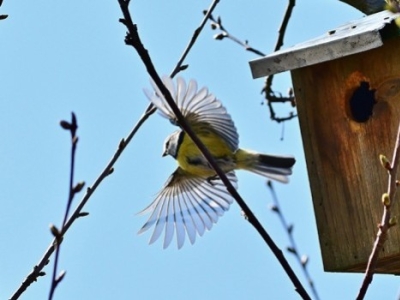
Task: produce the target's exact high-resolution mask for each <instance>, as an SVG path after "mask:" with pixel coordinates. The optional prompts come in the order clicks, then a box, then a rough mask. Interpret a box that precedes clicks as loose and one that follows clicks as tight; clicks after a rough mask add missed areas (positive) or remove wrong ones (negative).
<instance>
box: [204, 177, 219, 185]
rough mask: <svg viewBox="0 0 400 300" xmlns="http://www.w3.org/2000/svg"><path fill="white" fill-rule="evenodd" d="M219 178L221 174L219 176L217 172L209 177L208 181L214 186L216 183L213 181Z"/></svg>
mask: <svg viewBox="0 0 400 300" xmlns="http://www.w3.org/2000/svg"><path fill="white" fill-rule="evenodd" d="M219 179H220V178H219V176H218V175H217V174H215V175H213V176H210V177H207V182H208V183H209V184H210V185H212V186H214V185H215V183H214V182H213V180H219Z"/></svg>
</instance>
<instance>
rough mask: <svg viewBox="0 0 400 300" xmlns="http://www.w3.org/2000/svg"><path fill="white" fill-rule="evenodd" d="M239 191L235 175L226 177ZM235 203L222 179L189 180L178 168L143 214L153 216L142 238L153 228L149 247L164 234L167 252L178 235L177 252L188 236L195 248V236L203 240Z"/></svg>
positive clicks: (230, 174) (194, 178)
mask: <svg viewBox="0 0 400 300" xmlns="http://www.w3.org/2000/svg"><path fill="white" fill-rule="evenodd" d="M226 175H227V177H228V179H229V180H230V181H231V183H232V184H233V186H234V187H235V188H237V178H236V175H235V173H234V172H230V173H227V174H226ZM232 202H233V198H232V196H231V194H230V193H229V192H228V191H227V190H226V187H225V185H224V184H223V183H222V181H221V180H220V179H212V180H211V182H209V181H208V180H207V179H205V178H200V177H194V176H187V174H183V173H181V170H180V169H179V168H178V169H177V171H175V172H174V173H173V174H172V175H171V176H170V178H169V179H168V181H167V183H166V184H165V186H164V188H163V189H162V190H161V192H160V193H159V194H158V195H157V197H156V199H155V200H154V201H153V202H152V203H151V204H150V205H149V206H148V207H147V208H145V209H144V210H143V211H141V213H148V212H151V215H150V217H149V219H148V220H147V222H146V223H145V224H144V225H143V227H142V228H141V229H140V231H139V234H140V233H143V232H144V231H146V230H148V229H149V228H150V227H152V226H154V230H153V234H152V236H151V238H150V242H149V243H150V244H152V243H153V242H155V241H156V240H157V239H158V238H159V237H160V236H161V234H162V232H163V231H165V234H164V245H163V247H164V249H165V248H167V247H168V246H169V244H170V243H171V241H172V238H173V236H174V233H176V237H177V244H178V248H181V247H182V246H183V244H184V241H185V236H186V234H187V236H188V237H189V241H190V243H191V244H193V243H194V242H195V241H196V233H197V234H198V235H199V236H202V235H203V234H204V232H205V230H206V229H207V230H210V229H211V228H212V225H213V224H214V223H216V222H217V221H218V218H219V217H220V216H222V215H223V214H224V212H225V211H227V210H228V209H229V206H230V204H231V203H232Z"/></svg>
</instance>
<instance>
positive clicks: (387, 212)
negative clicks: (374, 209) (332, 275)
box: [357, 124, 400, 300]
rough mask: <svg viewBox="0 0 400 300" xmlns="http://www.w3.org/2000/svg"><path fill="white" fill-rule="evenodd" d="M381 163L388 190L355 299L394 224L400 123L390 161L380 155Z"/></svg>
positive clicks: (362, 293)
mask: <svg viewBox="0 0 400 300" xmlns="http://www.w3.org/2000/svg"><path fill="white" fill-rule="evenodd" d="M380 160H381V164H382V165H383V167H384V168H385V169H386V170H387V172H388V175H389V180H388V191H387V193H385V194H383V195H382V204H383V215H382V220H381V223H380V224H379V226H378V233H377V234H376V239H375V242H374V246H373V248H372V252H371V254H370V256H369V259H368V264H367V268H366V271H365V276H364V280H363V282H362V285H361V288H360V291H359V293H358V295H357V300H360V299H364V297H365V294H366V293H367V290H368V287H369V285H370V284H371V282H372V279H373V276H374V272H375V268H376V265H377V262H378V257H379V253H380V252H381V250H382V248H383V245H384V243H385V241H386V240H387V236H388V231H389V229H390V228H391V227H393V226H394V225H396V222H397V221H396V218H395V217H392V216H391V210H392V207H393V204H394V203H395V194H396V187H397V185H398V181H397V171H398V168H399V164H400V124H399V128H398V131H397V137H396V145H395V147H394V150H393V157H392V162H391V163H390V162H389V160H388V159H387V158H386V157H385V156H384V155H381V156H380Z"/></svg>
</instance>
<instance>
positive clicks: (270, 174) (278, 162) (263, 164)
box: [236, 149, 296, 183]
mask: <svg viewBox="0 0 400 300" xmlns="http://www.w3.org/2000/svg"><path fill="white" fill-rule="evenodd" d="M236 158H237V164H238V168H240V169H244V170H247V171H250V172H253V173H256V174H258V175H261V176H264V177H267V178H269V179H272V180H276V181H279V182H282V183H287V182H289V179H288V176H289V175H291V174H292V167H293V165H294V163H295V162H296V160H295V159H294V157H292V156H279V155H270V154H260V153H256V152H251V151H246V150H242V149H239V150H238V152H237V153H236Z"/></svg>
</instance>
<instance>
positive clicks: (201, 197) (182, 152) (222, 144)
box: [139, 76, 295, 249]
mask: <svg viewBox="0 0 400 300" xmlns="http://www.w3.org/2000/svg"><path fill="white" fill-rule="evenodd" d="M162 81H163V83H164V85H165V86H166V88H167V89H168V90H169V92H170V93H171V96H172V98H173V99H174V101H175V102H176V104H177V106H178V108H179V109H180V111H181V112H182V114H183V116H184V117H185V120H186V121H187V122H188V123H189V125H190V126H191V128H192V129H193V131H194V132H195V133H196V135H197V136H198V138H199V139H200V140H201V141H202V142H203V144H204V145H205V146H206V147H207V149H208V151H210V153H211V155H212V156H213V158H214V159H215V161H216V162H217V163H218V165H219V167H220V168H221V169H222V170H223V171H224V172H225V173H226V176H227V177H228V179H229V180H230V182H231V183H232V185H233V186H234V187H235V188H237V178H236V175H235V170H239V169H241V170H247V171H250V172H253V173H256V174H259V175H262V176H264V177H267V178H269V179H273V180H276V181H280V182H283V183H286V182H288V177H287V176H288V175H290V174H292V166H293V165H294V163H295V159H294V158H293V157H291V156H278V155H270V154H261V153H258V152H254V151H249V150H243V149H241V148H239V135H238V133H237V130H236V127H235V124H234V123H233V121H232V118H231V116H230V115H229V114H228V113H227V111H226V109H225V107H224V106H223V105H222V104H221V102H220V101H219V100H218V99H217V98H216V97H215V96H214V95H213V94H210V93H209V92H208V89H207V88H206V87H203V88H201V89H198V87H197V82H196V81H195V80H190V81H189V83H188V84H186V82H185V80H184V79H182V78H180V77H178V78H177V79H176V84H175V83H174V82H173V80H172V79H171V78H170V77H167V76H164V77H163V78H162ZM151 85H152V87H153V89H154V91H149V90H146V89H145V94H146V96H147V98H148V99H149V100H150V101H151V102H152V103H153V104H154V105H155V106H156V107H157V109H158V112H159V113H160V114H161V115H162V116H163V117H165V118H167V119H169V120H170V121H171V123H173V124H175V125H178V124H177V120H176V117H175V114H174V113H173V111H172V109H171V108H170V107H169V105H168V103H167V102H166V100H165V98H164V96H163V95H162V93H161V91H160V90H159V88H158V87H157V86H156V84H155V83H154V82H153V81H151ZM166 155H170V156H172V157H173V158H175V159H176V161H177V163H178V167H177V169H176V170H175V171H174V172H173V173H172V175H171V176H170V177H169V178H168V180H167V182H166V183H165V185H164V187H163V188H162V189H161V191H160V192H159V193H158V195H157V196H156V198H155V200H154V201H153V202H152V203H151V204H150V205H149V206H148V207H147V208H145V209H144V210H142V211H141V212H140V213H150V217H149V218H148V220H147V222H146V223H145V224H144V225H143V227H142V228H141V229H140V230H139V234H140V233H143V232H144V231H146V230H148V229H150V228H151V227H154V230H153V233H152V235H151V238H150V241H149V243H150V244H152V243H153V242H155V241H156V240H157V239H158V238H159V237H160V236H161V235H162V234H163V232H164V244H163V247H164V249H165V248H167V247H168V246H169V245H170V243H171V241H172V239H173V236H174V234H175V235H176V239H177V246H178V248H181V247H182V246H183V244H184V241H185V238H186V236H187V237H188V238H189V241H190V243H191V244H193V243H194V242H195V241H196V234H198V235H199V236H202V235H203V234H204V232H205V230H206V229H207V230H210V229H211V228H212V226H213V224H214V223H216V222H217V221H218V218H219V217H220V216H222V215H223V214H224V212H225V211H227V210H228V209H229V206H230V205H231V203H232V202H233V197H232V196H231V194H230V193H229V192H228V191H227V189H226V187H225V185H224V184H223V183H222V181H221V179H220V178H219V177H218V176H217V175H216V173H215V171H214V169H213V168H212V167H211V166H210V164H209V163H208V161H207V160H206V158H205V157H204V156H203V155H202V153H201V152H200V150H199V149H198V148H197V146H196V145H195V144H194V143H193V141H192V140H191V138H190V137H189V136H188V135H187V134H186V133H185V132H184V131H183V130H177V131H175V132H173V133H172V134H171V135H169V136H168V137H167V138H166V140H165V143H164V151H163V156H166Z"/></svg>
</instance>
